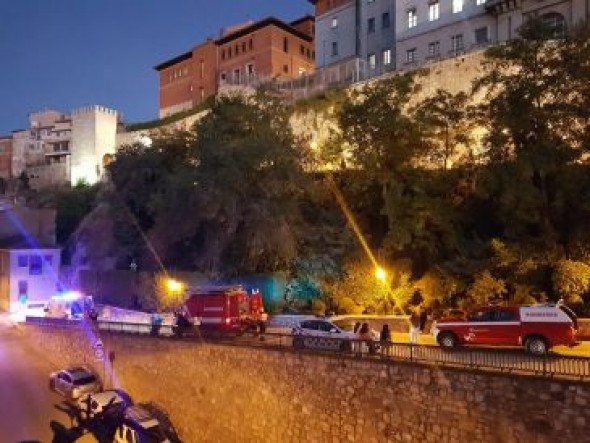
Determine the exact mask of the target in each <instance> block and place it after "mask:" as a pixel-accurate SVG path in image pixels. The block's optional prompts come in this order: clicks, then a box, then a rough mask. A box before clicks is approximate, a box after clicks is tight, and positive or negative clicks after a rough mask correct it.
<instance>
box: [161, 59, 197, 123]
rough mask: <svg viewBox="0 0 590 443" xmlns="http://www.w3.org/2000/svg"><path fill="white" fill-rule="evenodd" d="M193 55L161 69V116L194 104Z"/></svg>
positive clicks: (188, 107)
mask: <svg viewBox="0 0 590 443" xmlns="http://www.w3.org/2000/svg"><path fill="white" fill-rule="evenodd" d="M193 65H194V63H193V59H192V57H191V58H189V59H187V60H184V61H181V62H179V63H177V64H175V65H172V66H169V67H167V68H164V69H162V70H161V71H160V110H161V112H160V116H161V117H164V116H165V115H167V114H170V113H171V112H170V110H171V109H174V110H175V111H176V112H179V111H182V110H185V109H190V108H191V107H192V106H193V103H192V92H191V84H192V82H193V77H194V72H193V71H194V66H193Z"/></svg>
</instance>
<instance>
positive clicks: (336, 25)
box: [330, 17, 338, 29]
mask: <svg viewBox="0 0 590 443" xmlns="http://www.w3.org/2000/svg"><path fill="white" fill-rule="evenodd" d="M330 27H331V28H332V29H334V28H337V27H338V17H332V22H331V23H330Z"/></svg>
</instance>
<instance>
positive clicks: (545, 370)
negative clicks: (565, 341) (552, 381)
mask: <svg viewBox="0 0 590 443" xmlns="http://www.w3.org/2000/svg"><path fill="white" fill-rule="evenodd" d="M542 358H543V376H547V354H544V355H543V357H542Z"/></svg>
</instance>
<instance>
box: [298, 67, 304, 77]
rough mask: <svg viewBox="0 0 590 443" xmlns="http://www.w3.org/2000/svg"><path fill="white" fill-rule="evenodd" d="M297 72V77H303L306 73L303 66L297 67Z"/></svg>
mask: <svg viewBox="0 0 590 443" xmlns="http://www.w3.org/2000/svg"><path fill="white" fill-rule="evenodd" d="M297 73H298V74H299V77H303V76H304V75H305V74H306V71H305V68H299V70H298V71H297Z"/></svg>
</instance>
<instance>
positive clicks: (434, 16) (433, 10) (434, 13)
mask: <svg viewBox="0 0 590 443" xmlns="http://www.w3.org/2000/svg"><path fill="white" fill-rule="evenodd" d="M439 18H440V3H439V2H438V0H436V1H434V2H432V3H430V4H429V5H428V20H430V21H431V22H433V21H435V20H438V19H439Z"/></svg>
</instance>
